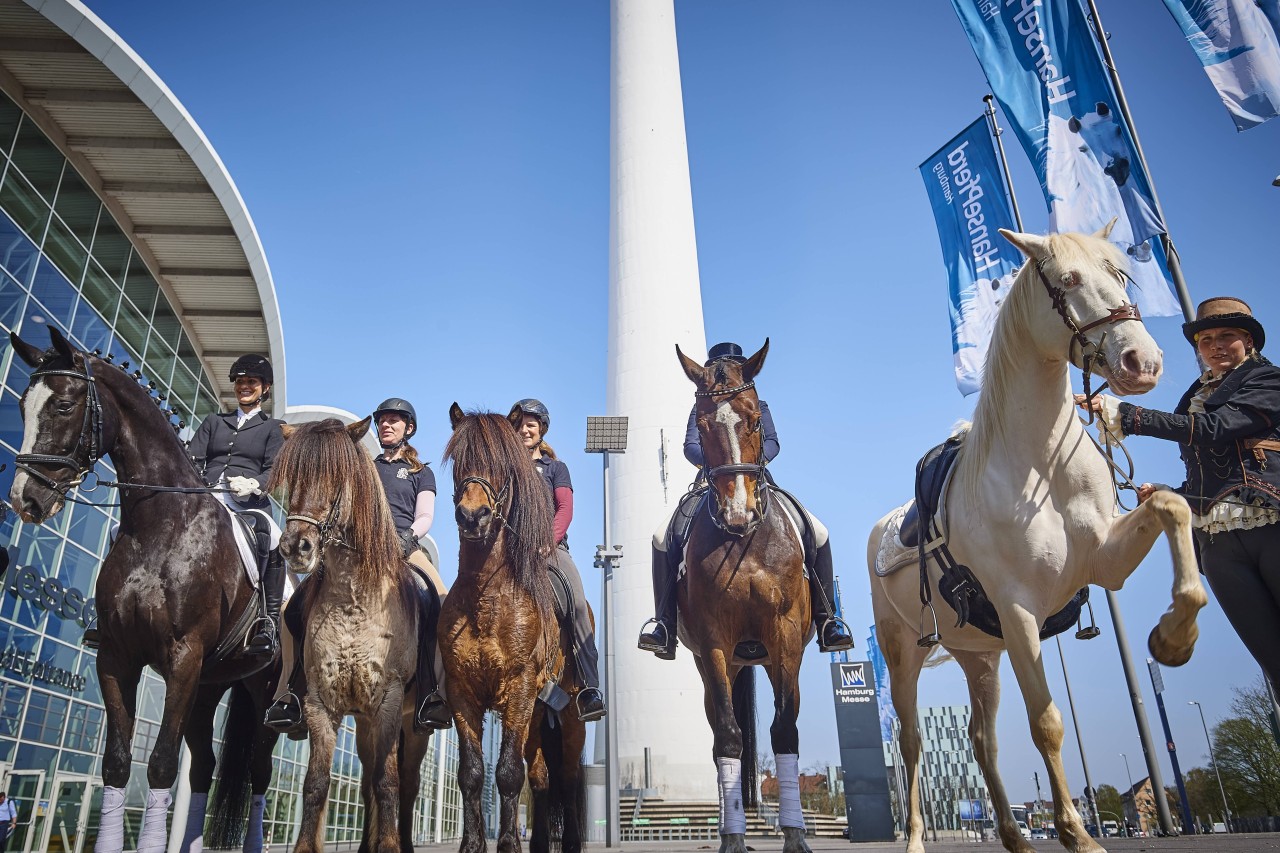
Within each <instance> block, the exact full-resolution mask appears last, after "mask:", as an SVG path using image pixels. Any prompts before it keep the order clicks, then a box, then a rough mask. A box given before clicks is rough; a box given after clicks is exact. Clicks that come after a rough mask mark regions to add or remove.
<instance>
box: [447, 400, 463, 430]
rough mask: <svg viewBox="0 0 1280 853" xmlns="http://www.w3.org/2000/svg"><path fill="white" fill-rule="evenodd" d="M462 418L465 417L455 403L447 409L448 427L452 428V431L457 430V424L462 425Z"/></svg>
mask: <svg viewBox="0 0 1280 853" xmlns="http://www.w3.org/2000/svg"><path fill="white" fill-rule="evenodd" d="M464 417H466V415H464V414H463V413H462V407H461V406H459V405H458V404H457V403H456V402H455V403H454V404H453V405H452V406H450V407H449V426H450V427H452V428H453V429H457V428H458V424H460V423H462V419H463V418H464Z"/></svg>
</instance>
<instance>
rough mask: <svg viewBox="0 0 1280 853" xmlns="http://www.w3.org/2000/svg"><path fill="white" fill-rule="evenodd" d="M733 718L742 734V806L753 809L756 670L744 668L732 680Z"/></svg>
mask: <svg viewBox="0 0 1280 853" xmlns="http://www.w3.org/2000/svg"><path fill="white" fill-rule="evenodd" d="M733 718H734V720H735V721H736V722H737V724H738V729H739V730H741V732H742V805H743V807H744V808H748V809H754V808H755V807H756V806H757V805H759V803H758V802H757V799H756V770H757V766H756V765H757V760H756V747H757V738H756V668H755V667H754V666H744V667H743V668H742V670H741V671H740V672H739V673H738V677H737V678H735V679H734V680H733Z"/></svg>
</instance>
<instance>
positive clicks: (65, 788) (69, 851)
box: [40, 773, 101, 853]
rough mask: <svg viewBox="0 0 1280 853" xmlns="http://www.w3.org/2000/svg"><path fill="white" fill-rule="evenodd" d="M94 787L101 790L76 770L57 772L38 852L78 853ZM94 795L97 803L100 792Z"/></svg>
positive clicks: (82, 843) (79, 852)
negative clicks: (96, 797) (96, 795)
mask: <svg viewBox="0 0 1280 853" xmlns="http://www.w3.org/2000/svg"><path fill="white" fill-rule="evenodd" d="M94 788H97V789H98V790H99V791H101V786H100V785H93V784H92V783H91V781H90V779H89V777H88V776H84V775H81V774H79V773H59V774H57V775H56V776H54V777H53V794H52V796H51V798H50V802H49V810H48V817H47V819H46V820H45V822H44V826H43V829H44V833H43V835H44V837H43V839H42V841H43V843H42V845H41V848H40V849H41V850H42V851H48V853H81V850H82V848H83V847H84V835H85V825H86V823H87V822H88V818H89V808H90V805H91V804H92V802H93V794H94V790H93V789H94ZM98 796H99V802H101V794H99V795H98Z"/></svg>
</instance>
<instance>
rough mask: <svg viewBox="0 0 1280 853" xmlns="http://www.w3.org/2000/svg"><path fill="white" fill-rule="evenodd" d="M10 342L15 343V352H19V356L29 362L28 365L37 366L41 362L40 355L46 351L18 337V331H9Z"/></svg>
mask: <svg viewBox="0 0 1280 853" xmlns="http://www.w3.org/2000/svg"><path fill="white" fill-rule="evenodd" d="M9 343H11V344H13V350H14V352H16V353H17V354H18V358H20V359H22V360H23V361H25V362H26V363H27V367H36V366H38V365H39V364H40V357H41V356H42V355H44V351H43V350H41V349H40V348H39V347H34V346H32V345H31V344H29V343H27V342H26V341H24V340H23V339H22V338H20V337H18V333H17V332H10V333H9Z"/></svg>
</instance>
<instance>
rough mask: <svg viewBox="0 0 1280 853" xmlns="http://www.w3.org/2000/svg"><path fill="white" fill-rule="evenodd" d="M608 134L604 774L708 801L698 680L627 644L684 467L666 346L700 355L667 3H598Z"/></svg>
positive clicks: (687, 477) (688, 397)
mask: <svg viewBox="0 0 1280 853" xmlns="http://www.w3.org/2000/svg"><path fill="white" fill-rule="evenodd" d="M611 25H612V58H611V64H610V78H611V80H610V83H611V92H612V99H611V109H610V127H609V137H610V146H611V156H610V162H609V193H610V202H611V204H610V210H611V215H610V220H609V379H608V411H609V414H611V415H626V416H627V417H628V418H630V422H629V426H630V431H629V435H628V446H627V452H626V453H625V454H622V455H619V456H615V457H614V458H613V459H611V460H610V463H609V467H610V473H611V482H610V500H609V503H610V513H611V516H612V526H613V531H612V533H613V535H612V539H613V541H614V542H615V543H617V544H620V545H622V546H623V558H622V564H621V566H620V567H619V569H618V571H617V573H616V574H615V580H614V589H613V605H614V618H615V623H614V630H613V637H614V642H616V643H617V646H616V649H617V651H616V656H615V663H614V666H615V678H616V683H615V688H614V689H615V691H616V692H615V694H614V703H615V704H614V707H612V708H610V709H609V713H610V715H611V717H612V718H613V721H614V724H615V725H616V726H617V732H618V734H617V738H618V768H619V769H618V778H619V781H620V783H621V785H622V786H623V787H627V786H628V784H631V785H634V786H636V787H640V786H642V785H643V784H644V750H645V747H648V748H649V750H650V757H651V766H652V770H653V775H652V777H651V778H652V784H653V787H655V788H657V789H658V791H659V792H660V794H661V795H662V796H664V797H666V798H668V799H678V800H713V799H715V798H716V782H715V780H716V774H715V765H714V764H713V762H712V758H711V729H710V727H709V726H708V725H707V722H706V716H705V713H704V711H703V705H702V681H701V679H699V678H698V673H697V670H696V669H695V667H694V664H693V659H692V657H691V656H690V655H689V652H688V650H687V649H681V650H680V653H679V654H678V656H677V658H676V660H675V661H660V660H658V659H657V658H655V657H654V656H653V655H651V654H648V653H646V652H641V651H640V650H639V649H637V648H636V646H635V637H636V635H637V634H638V633H639V630H640V625H641V623H642V622H643V621H644V620H645V619H646V618H648V617H649V616H651V615H653V596H652V592H651V586H650V570H649V567H650V558H649V553H650V541H651V539H652V536H653V532H654V530H655V529H656V528H657V527H658V525H660V524H662V523H663V521H664V520H665V519H667V518H669V517H670V516H671V513H672V512H673V511H674V510H675V507H676V504H677V502H678V501H679V500H680V497H681V495H683V494H684V492H685V489H686V487H687V486H688V484H689V483H690V482H692V480H693V476H694V469H693V466H691V465H690V464H689V463H688V462H686V461H685V459H684V453H683V446H684V430H685V424H686V422H687V421H688V417H689V409H690V407H691V406H692V405H693V385H692V384H691V383H690V382H689V380H688V378H687V377H686V376H685V375H684V373H683V371H682V370H681V369H680V365H679V363H678V362H677V361H676V351H675V345H676V344H679V345H680V347H681V349H683V350H684V352H685V353H687V354H688V355H690V356H691V357H693V358H697V359H701V358H702V356H703V353H705V352H706V336H705V333H704V332H703V327H702V296H701V292H700V290H699V284H698V253H697V246H696V244H695V241H694V230H693V194H692V191H691V190H690V187H689V156H688V151H687V149H686V146H685V132H684V102H683V96H682V94H681V89H680V59H679V56H678V54H677V52H676V27H675V8H674V3H673V0H612V2H611Z"/></svg>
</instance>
